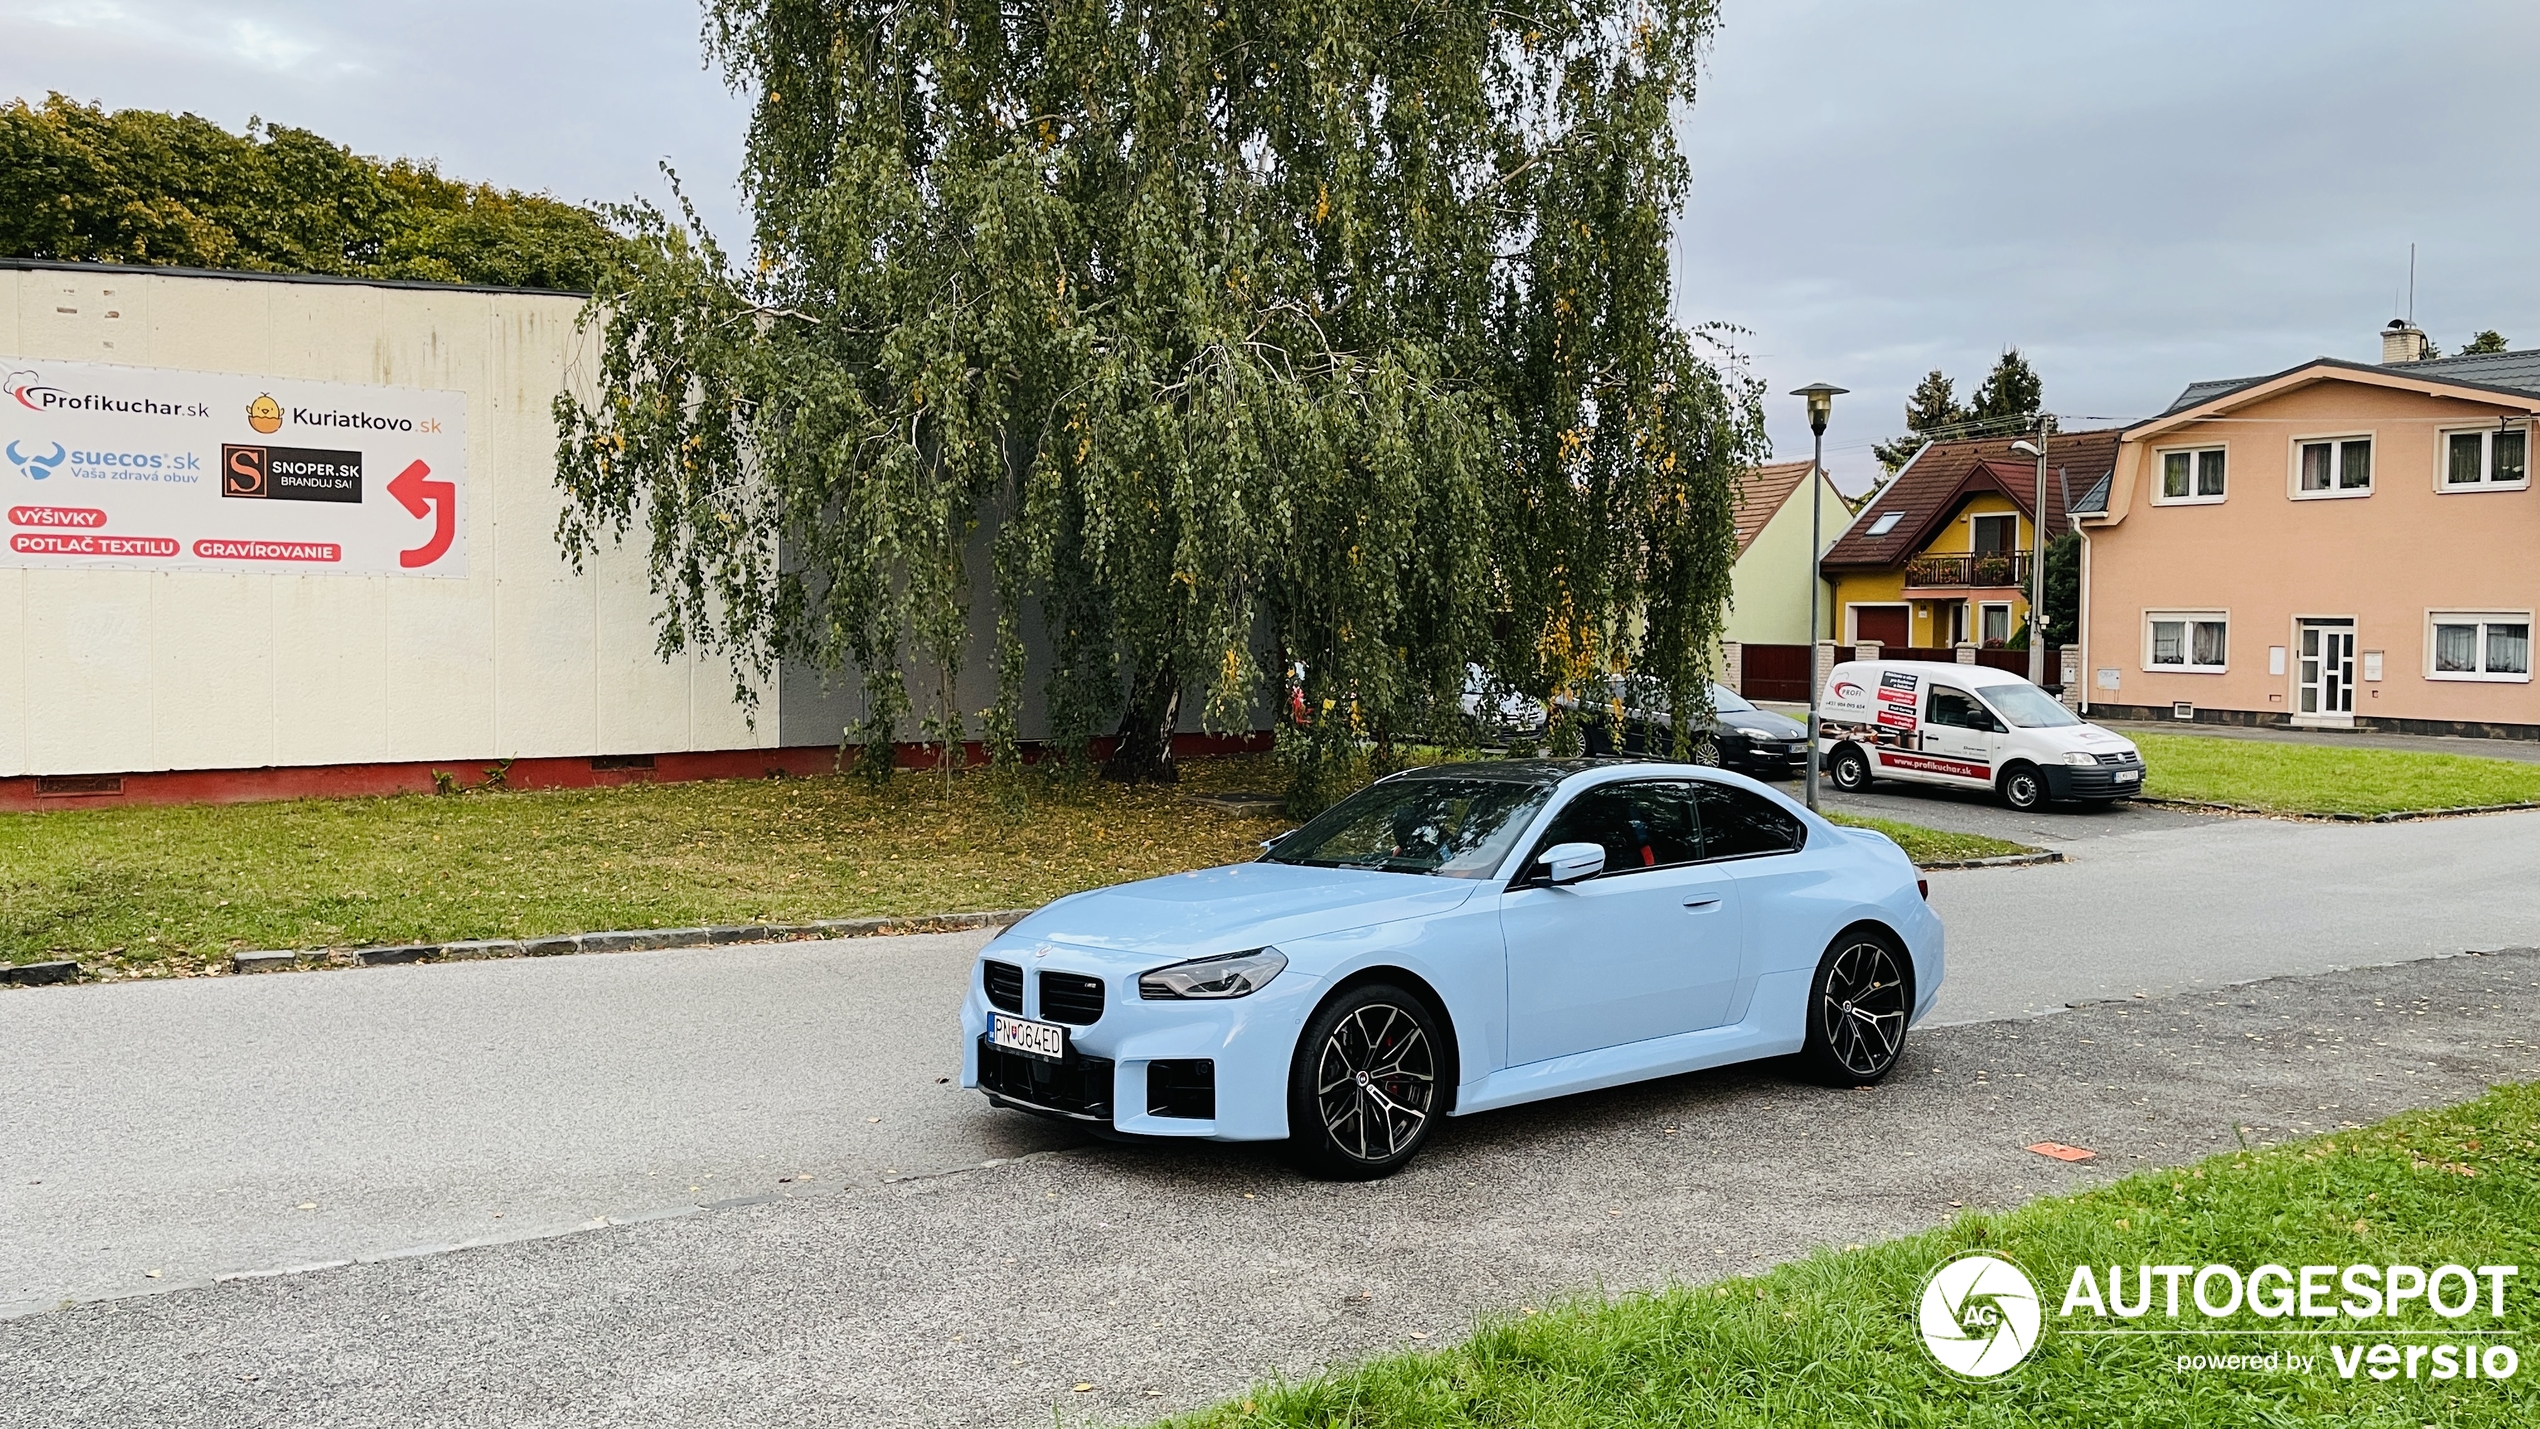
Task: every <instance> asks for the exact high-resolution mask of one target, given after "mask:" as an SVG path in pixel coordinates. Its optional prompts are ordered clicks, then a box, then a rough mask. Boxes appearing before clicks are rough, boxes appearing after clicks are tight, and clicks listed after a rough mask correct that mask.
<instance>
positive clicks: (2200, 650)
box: [2194, 620, 2224, 665]
mask: <svg viewBox="0 0 2540 1429" xmlns="http://www.w3.org/2000/svg"><path fill="white" fill-rule="evenodd" d="M2223 653H2224V652H2223V623H2222V622H2221V621H2219V620H2200V621H2197V622H2196V659H2195V661H2194V663H2196V664H2199V665H2220V664H2222V663H2223Z"/></svg>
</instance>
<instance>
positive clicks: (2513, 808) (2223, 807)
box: [2134, 794, 2540, 824]
mask: <svg viewBox="0 0 2540 1429" xmlns="http://www.w3.org/2000/svg"><path fill="white" fill-rule="evenodd" d="M2134 802H2136V803H2138V804H2158V805H2160V806H2161V807H2162V808H2165V809H2206V810H2211V811H2212V812H2214V813H2218V814H2238V815H2240V816H2242V817H2244V818H2252V819H2289V820H2292V821H2294V822H2296V823H2310V824H2405V823H2412V822H2414V821H2416V820H2418V819H2465V818H2468V817H2470V816H2472V815H2474V814H2516V813H2522V812H2524V811H2526V810H2530V809H2540V802H2524V803H2520V804H2463V805H2461V806H2460V807H2458V808H2453V809H2393V810H2391V811H2390V812H2389V813H2386V814H2294V813H2284V812H2281V811H2279V810H2275V809H2258V808H2252V807H2250V806H2249V805H2247V804H2218V803H2215V802H2214V801H2213V800H2211V799H2164V798H2159V797H2157V796H2155V795H2151V794H2137V795H2135V796H2134Z"/></svg>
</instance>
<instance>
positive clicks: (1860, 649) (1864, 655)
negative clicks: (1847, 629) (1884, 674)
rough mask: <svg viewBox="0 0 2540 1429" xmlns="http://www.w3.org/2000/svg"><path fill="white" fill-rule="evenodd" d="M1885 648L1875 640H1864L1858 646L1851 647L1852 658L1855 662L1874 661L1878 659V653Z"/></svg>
mask: <svg viewBox="0 0 2540 1429" xmlns="http://www.w3.org/2000/svg"><path fill="white" fill-rule="evenodd" d="M1885 648H1887V647H1885V646H1883V645H1881V644H1879V643H1878V642H1877V641H1875V640H1864V641H1862V642H1861V643H1860V644H1858V645H1855V646H1853V647H1852V658H1853V659H1855V660H1875V659H1877V658H1878V657H1879V651H1881V650H1883V649H1885Z"/></svg>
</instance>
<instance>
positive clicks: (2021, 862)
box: [1914, 848, 2064, 873]
mask: <svg viewBox="0 0 2540 1429" xmlns="http://www.w3.org/2000/svg"><path fill="white" fill-rule="evenodd" d="M2063 861H2064V855H2063V853H2062V852H2061V851H2060V850H2057V849H2051V848H2041V849H2031V850H2029V851H2028V852H2027V853H2006V854H2003V855H2001V856H1999V857H1996V858H1950V859H1942V860H1941V861H1940V862H1938V863H1918V864H1916V865H1914V866H1915V867H1916V868H1919V869H1921V870H1922V871H1923V872H1925V873H1936V872H1942V871H1945V870H1948V869H1956V868H2030V867H2034V866H2036V865H2038V864H2041V863H2062V862H2063Z"/></svg>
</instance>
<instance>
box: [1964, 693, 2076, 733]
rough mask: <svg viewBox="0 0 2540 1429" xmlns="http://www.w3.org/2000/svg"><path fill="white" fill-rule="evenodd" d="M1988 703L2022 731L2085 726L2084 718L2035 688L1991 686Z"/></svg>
mask: <svg viewBox="0 0 2540 1429" xmlns="http://www.w3.org/2000/svg"><path fill="white" fill-rule="evenodd" d="M1984 702H1985V703H1986V704H1989V705H1991V706H1993V712H1994V713H1995V714H1998V715H2000V716H2002V717H2003V718H2004V719H2007V720H2009V721H2010V722H2011V723H2013V724H2015V725H2018V726H2019V727H2020V728H2022V729H2061V728H2062V727H2064V726H2065V725H2068V724H2079V723H2081V716H2079V715H2077V714H2074V713H2073V712H2072V711H2071V710H2068V709H2066V708H2064V707H2063V705H2062V704H2061V703H2060V702H2058V701H2057V700H2056V698H2055V697H2054V696H2053V695H2050V694H2048V693H2046V692H2045V691H2044V690H2041V689H2039V688H2038V687H2037V686H2035V685H1992V686H1988V687H1986V689H1985V692H1984Z"/></svg>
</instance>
